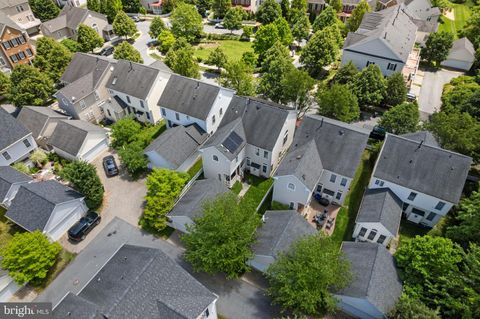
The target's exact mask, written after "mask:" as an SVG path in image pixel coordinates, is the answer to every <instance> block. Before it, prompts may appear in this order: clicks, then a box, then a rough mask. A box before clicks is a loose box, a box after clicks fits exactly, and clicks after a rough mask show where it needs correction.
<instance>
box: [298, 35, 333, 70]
mask: <svg viewBox="0 0 480 319" xmlns="http://www.w3.org/2000/svg"><path fill="white" fill-rule="evenodd" d="M339 33H340V31H339V30H338V28H336V27H335V26H330V27H327V28H325V29H323V30H320V31H317V32H315V33H314V35H313V36H312V38H311V39H310V41H308V42H307V45H306V46H305V47H304V48H303V50H302V53H301V55H300V62H301V63H303V64H304V65H305V68H306V69H307V70H308V71H309V72H310V73H311V74H318V73H319V72H320V70H321V68H322V67H324V66H327V65H329V64H331V63H333V62H335V60H336V59H337V58H338V56H339V54H340V46H339V43H338V37H339ZM340 37H341V36H340Z"/></svg>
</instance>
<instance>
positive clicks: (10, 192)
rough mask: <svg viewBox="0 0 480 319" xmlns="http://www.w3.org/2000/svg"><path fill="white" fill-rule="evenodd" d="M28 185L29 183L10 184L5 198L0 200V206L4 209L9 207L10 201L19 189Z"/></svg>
mask: <svg viewBox="0 0 480 319" xmlns="http://www.w3.org/2000/svg"><path fill="white" fill-rule="evenodd" d="M28 183H29V182H25V183H15V184H12V186H10V189H9V190H8V192H7V194H6V195H5V198H0V200H1V202H0V204H3V205H4V206H5V207H8V206H10V204H11V202H12V200H13V199H14V198H15V195H17V192H18V190H19V189H20V186H22V185H24V184H28Z"/></svg>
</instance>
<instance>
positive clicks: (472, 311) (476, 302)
mask: <svg viewBox="0 0 480 319" xmlns="http://www.w3.org/2000/svg"><path fill="white" fill-rule="evenodd" d="M462 282H463V285H462V287H461V288H463V289H460V291H463V292H464V294H465V297H463V298H462V296H461V297H460V298H461V301H463V302H465V303H466V304H467V307H468V312H467V313H466V314H467V315H470V316H471V318H480V246H479V245H477V244H474V243H470V245H469V247H468V252H467V254H466V256H465V258H464V260H463V265H462ZM460 298H459V299H460Z"/></svg>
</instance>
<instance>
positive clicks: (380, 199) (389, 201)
mask: <svg viewBox="0 0 480 319" xmlns="http://www.w3.org/2000/svg"><path fill="white" fill-rule="evenodd" d="M402 205H403V202H402V201H401V200H400V198H398V196H397V195H395V193H393V192H392V191H391V190H390V189H388V188H375V189H367V190H366V191H365V193H364V195H363V198H362V202H361V204H360V208H359V209H358V213H357V218H356V219H355V229H354V231H353V235H352V237H353V238H355V240H357V241H368V242H372V243H379V244H381V245H384V246H387V245H388V244H389V243H390V241H391V240H392V239H393V238H395V237H397V235H398V230H399V228H400V220H401V219H402Z"/></svg>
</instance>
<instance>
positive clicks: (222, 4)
mask: <svg viewBox="0 0 480 319" xmlns="http://www.w3.org/2000/svg"><path fill="white" fill-rule="evenodd" d="M231 6H232V2H231V1H230V0H212V10H213V13H214V17H215V18H217V19H221V18H223V17H225V15H226V14H227V12H228V9H230V7H231Z"/></svg>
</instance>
